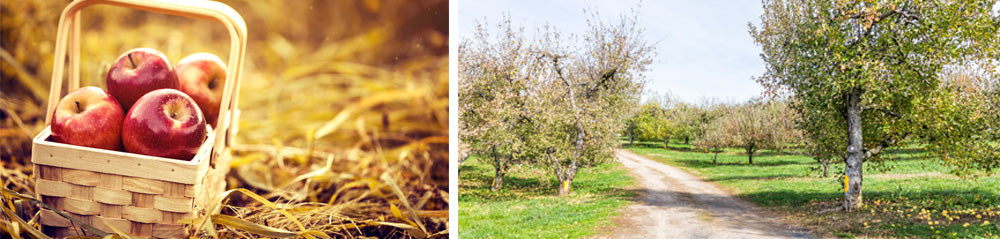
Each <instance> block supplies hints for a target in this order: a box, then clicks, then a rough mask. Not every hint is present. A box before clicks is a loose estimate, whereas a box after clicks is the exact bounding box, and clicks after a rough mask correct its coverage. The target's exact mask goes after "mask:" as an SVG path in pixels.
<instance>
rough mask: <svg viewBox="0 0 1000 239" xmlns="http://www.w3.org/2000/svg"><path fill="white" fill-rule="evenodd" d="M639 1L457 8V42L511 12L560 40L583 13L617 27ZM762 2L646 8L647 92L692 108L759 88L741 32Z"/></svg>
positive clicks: (580, 22) (714, 0) (759, 69)
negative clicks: (550, 29)
mask: <svg viewBox="0 0 1000 239" xmlns="http://www.w3.org/2000/svg"><path fill="white" fill-rule="evenodd" d="M637 3H638V1H597V0H552V1H548V0H533V1H527V0H497V1H469V0H461V1H458V2H457V6H456V9H453V10H454V11H457V17H458V19H457V21H453V23H454V24H458V29H457V30H458V32H457V34H456V33H452V34H456V35H457V36H458V40H459V41H461V39H465V38H468V37H471V36H472V34H473V32H474V30H475V21H477V20H478V21H480V22H483V21H484V20H485V21H486V23H489V24H491V25H492V24H495V23H497V22H499V21H500V19H501V16H502V14H504V13H505V12H507V13H510V15H511V20H512V22H513V23H514V25H520V26H524V27H525V32H526V33H527V34H529V36H530V35H531V34H533V33H534V32H535V30H534V29H535V28H536V27H540V26H542V25H544V24H545V23H546V22H548V23H549V24H550V25H552V26H555V27H557V28H559V29H560V31H561V32H562V33H563V34H569V33H573V34H578V35H579V34H582V33H584V32H585V31H586V27H587V25H586V17H587V14H585V13H584V12H583V9H584V8H588V9H596V10H597V11H598V12H599V13H600V16H601V18H602V19H603V20H605V21H618V19H619V16H620V14H623V13H627V12H628V9H629V8H632V7H635V6H636V4H637ZM761 13H762V10H761V6H760V1H756V0H749V1H731V0H730V1H719V0H707V1H693V0H692V1H674V0H669V1H644V2H642V6H641V8H640V10H639V15H640V24H642V25H643V26H644V27H645V28H646V35H645V37H646V39H647V40H648V41H650V42H654V43H655V42H658V43H657V49H656V51H657V56H656V58H655V60H656V61H655V63H654V65H653V67H652V71H651V72H649V73H648V74H647V77H648V78H649V79H648V80H649V83H647V85H646V88H647V91H656V92H660V93H663V92H666V91H669V92H671V93H672V94H674V95H675V96H677V97H679V98H680V99H681V100H683V101H686V102H691V103H695V102H698V101H700V100H701V99H702V98H706V97H707V98H715V99H719V100H723V101H729V102H735V101H744V100H747V99H749V98H751V97H756V96H759V95H760V92H761V91H762V90H763V88H762V87H761V86H760V85H759V84H757V82H754V81H753V80H752V79H751V77H752V76H757V75H760V74H761V73H763V72H764V63H763V61H761V60H760V57H759V55H758V54H759V53H760V48H759V47H757V46H756V45H754V43H753V40H752V39H751V38H750V36H749V34H748V33H747V23H748V22H754V23H755V24H756V23H758V22H759V20H758V19H759V17H760V14H761Z"/></svg>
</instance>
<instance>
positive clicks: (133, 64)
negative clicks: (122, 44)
mask: <svg viewBox="0 0 1000 239" xmlns="http://www.w3.org/2000/svg"><path fill="white" fill-rule="evenodd" d="M128 61H129V63H132V68H136V67H138V66H136V65H135V60H132V53H129V54H128Z"/></svg>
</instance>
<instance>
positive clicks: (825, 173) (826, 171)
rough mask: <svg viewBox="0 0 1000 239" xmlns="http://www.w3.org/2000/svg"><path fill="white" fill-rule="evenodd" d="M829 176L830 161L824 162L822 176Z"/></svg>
mask: <svg viewBox="0 0 1000 239" xmlns="http://www.w3.org/2000/svg"><path fill="white" fill-rule="evenodd" d="M829 176H830V163H824V164H823V177H824V178H825V177H829Z"/></svg>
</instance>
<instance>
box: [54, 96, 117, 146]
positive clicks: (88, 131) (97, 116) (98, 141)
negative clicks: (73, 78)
mask: <svg viewBox="0 0 1000 239" xmlns="http://www.w3.org/2000/svg"><path fill="white" fill-rule="evenodd" d="M123 119H125V111H123V110H122V107H121V105H119V104H118V100H116V99H115V97H114V96H111V95H110V94H108V93H107V92H104V90H102V89H101V88H97V87H94V86H88V87H83V88H80V89H76V90H74V91H73V92H70V93H69V94H67V95H66V96H65V97H63V98H62V100H59V104H58V105H56V109H55V112H53V116H52V141H55V142H59V143H65V144H72V145H79V146H84V147H92V148H99V149H107V150H121V148H122V136H121V135H122V120H123Z"/></svg>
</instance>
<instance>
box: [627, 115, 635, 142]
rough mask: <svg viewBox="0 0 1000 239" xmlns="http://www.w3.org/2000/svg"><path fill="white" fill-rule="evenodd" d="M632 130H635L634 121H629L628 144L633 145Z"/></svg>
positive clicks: (633, 133)
mask: <svg viewBox="0 0 1000 239" xmlns="http://www.w3.org/2000/svg"><path fill="white" fill-rule="evenodd" d="M634 131H635V123H634V122H632V121H629V123H628V146H632V145H634V144H632V143H633V140H635V136H634V135H635V132H634Z"/></svg>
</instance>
